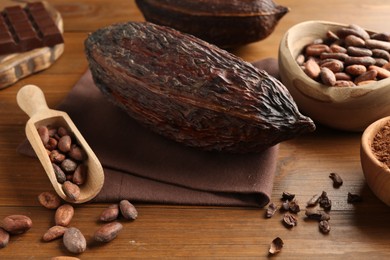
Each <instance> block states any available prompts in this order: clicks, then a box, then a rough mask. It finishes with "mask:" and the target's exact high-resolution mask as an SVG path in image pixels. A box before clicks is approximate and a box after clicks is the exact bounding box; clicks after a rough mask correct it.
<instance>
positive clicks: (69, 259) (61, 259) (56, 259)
mask: <svg viewBox="0 0 390 260" xmlns="http://www.w3.org/2000/svg"><path fill="white" fill-rule="evenodd" d="M50 260H80V258H78V257H74V256H54V257H52V258H50Z"/></svg>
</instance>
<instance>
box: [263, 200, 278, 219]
mask: <svg viewBox="0 0 390 260" xmlns="http://www.w3.org/2000/svg"><path fill="white" fill-rule="evenodd" d="M277 210H278V206H277V205H276V204H275V203H273V202H271V203H270V204H269V205H268V208H267V211H266V212H265V216H266V217H267V218H271V217H272V216H273V215H274V214H275V212H276V211H277Z"/></svg>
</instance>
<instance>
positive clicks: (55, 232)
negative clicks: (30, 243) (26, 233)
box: [42, 226, 68, 242]
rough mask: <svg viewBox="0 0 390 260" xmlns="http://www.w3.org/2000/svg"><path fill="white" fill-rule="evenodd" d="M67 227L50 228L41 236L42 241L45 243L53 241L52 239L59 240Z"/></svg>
mask: <svg viewBox="0 0 390 260" xmlns="http://www.w3.org/2000/svg"><path fill="white" fill-rule="evenodd" d="M67 229H68V228H67V227H63V226H52V227H51V228H49V229H48V230H47V231H46V233H45V234H43V236H42V240H43V241H45V242H49V241H53V240H54V239H57V238H60V237H62V236H63V235H64V233H65V231H66V230H67Z"/></svg>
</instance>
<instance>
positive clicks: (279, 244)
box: [269, 237, 284, 255]
mask: <svg viewBox="0 0 390 260" xmlns="http://www.w3.org/2000/svg"><path fill="white" fill-rule="evenodd" d="M283 245H284V242H283V240H282V239H281V238H280V237H277V238H275V239H274V240H272V242H271V245H270V248H269V253H270V254H271V255H274V254H276V253H279V252H280V251H281V250H282V248H283Z"/></svg>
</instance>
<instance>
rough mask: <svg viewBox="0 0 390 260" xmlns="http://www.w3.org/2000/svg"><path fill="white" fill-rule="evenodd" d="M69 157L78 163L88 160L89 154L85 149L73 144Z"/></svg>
mask: <svg viewBox="0 0 390 260" xmlns="http://www.w3.org/2000/svg"><path fill="white" fill-rule="evenodd" d="M68 155H69V157H70V158H72V159H74V160H76V161H84V160H86V159H87V154H86V153H85V151H84V149H82V148H81V147H80V146H78V145H77V144H72V146H71V147H70V151H69V153H68Z"/></svg>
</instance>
